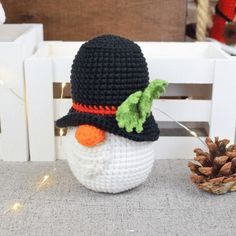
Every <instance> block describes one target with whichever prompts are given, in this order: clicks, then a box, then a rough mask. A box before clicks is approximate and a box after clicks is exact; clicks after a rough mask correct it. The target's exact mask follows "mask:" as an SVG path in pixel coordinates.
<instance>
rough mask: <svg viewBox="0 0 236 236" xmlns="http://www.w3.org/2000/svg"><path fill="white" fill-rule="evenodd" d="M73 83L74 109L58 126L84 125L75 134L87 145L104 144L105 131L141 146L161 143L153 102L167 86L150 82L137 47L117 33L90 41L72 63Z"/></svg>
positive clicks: (72, 108) (158, 82)
mask: <svg viewBox="0 0 236 236" xmlns="http://www.w3.org/2000/svg"><path fill="white" fill-rule="evenodd" d="M71 85H72V100H73V103H72V107H71V109H70V111H69V113H68V114H67V115H66V116H64V117H62V118H61V119H59V120H58V121H57V122H56V125H57V126H58V127H60V128H61V127H68V126H76V127H78V128H77V131H76V134H75V136H76V139H77V140H78V142H80V143H81V144H82V143H83V144H84V145H85V144H87V145H86V146H89V145H90V146H93V145H96V144H97V143H99V142H102V141H103V140H104V138H105V135H104V132H105V131H106V132H109V133H112V134H115V135H118V136H122V137H125V138H127V139H130V140H133V141H139V142H142V141H155V140H157V139H158V137H159V129H158V126H157V123H156V122H155V120H154V118H153V115H152V113H151V104H152V100H153V99H154V98H157V97H159V96H160V94H161V93H162V92H164V88H165V86H166V82H164V81H160V80H158V81H153V82H152V83H149V74H148V68H147V63H146V60H145V58H144V56H143V54H142V52H141V49H140V47H139V46H138V45H137V44H136V43H134V42H132V41H130V40H128V39H125V38H122V37H119V36H114V35H102V36H98V37H96V38H94V39H91V40H89V41H88V42H86V43H84V44H83V45H82V46H81V48H80V49H79V51H78V53H77V55H76V56H75V59H74V61H73V64H72V70H71ZM91 135H92V137H91ZM91 140H92V141H91Z"/></svg>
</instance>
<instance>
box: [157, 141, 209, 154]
mask: <svg viewBox="0 0 236 236" xmlns="http://www.w3.org/2000/svg"><path fill="white" fill-rule="evenodd" d="M201 139H202V140H204V139H205V138H204V137H201ZM154 145H155V159H192V158H193V157H194V156H195V155H194V152H193V150H194V149H195V148H196V147H199V148H202V149H203V150H207V149H206V147H205V146H204V145H203V144H202V143H201V142H200V141H199V140H198V139H196V138H194V137H173V136H172V137H160V138H159V139H158V140H157V141H156V142H155V143H154Z"/></svg>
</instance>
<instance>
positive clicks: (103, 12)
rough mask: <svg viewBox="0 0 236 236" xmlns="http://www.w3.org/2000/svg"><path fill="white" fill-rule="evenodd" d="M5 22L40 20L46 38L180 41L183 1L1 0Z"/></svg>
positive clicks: (182, 37) (181, 36)
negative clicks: (102, 36)
mask: <svg viewBox="0 0 236 236" xmlns="http://www.w3.org/2000/svg"><path fill="white" fill-rule="evenodd" d="M1 2H2V4H3V6H4V8H5V11H6V15H7V22H8V23H22V22H29V23H32V22H34V23H35V22H40V23H43V25H44V28H45V38H46V39H47V40H88V39H89V38H91V37H94V36H95V35H99V34H104V33H112V34H118V35H122V36H125V37H128V38H130V39H132V40H141V41H147V40H148V41H150V40H160V41H183V40H184V35H185V21H186V0H175V1H173V0H165V1H163V0H146V1H140V0H129V1H126V0H119V1H117V0H90V1H87V0H80V1H78V0H70V1H66V0H58V1H55V0H47V1H45V0H42V1H35V0H28V1H16V0H1Z"/></svg>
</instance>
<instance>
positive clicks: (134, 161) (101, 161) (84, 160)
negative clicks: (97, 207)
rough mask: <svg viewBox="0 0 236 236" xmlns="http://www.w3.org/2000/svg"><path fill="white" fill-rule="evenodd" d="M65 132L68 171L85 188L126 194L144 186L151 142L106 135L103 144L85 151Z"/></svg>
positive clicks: (151, 156) (72, 136)
mask: <svg viewBox="0 0 236 236" xmlns="http://www.w3.org/2000/svg"><path fill="white" fill-rule="evenodd" d="M75 131H76V129H75V128H70V129H69V130H68V133H67V136H66V139H67V154H68V156H67V160H68V163H69V166H70V168H71V171H72V172H73V174H74V176H75V177H76V178H77V179H78V180H79V182H80V183H81V184H82V185H84V186H85V187H87V188H89V189H91V190H94V191H97V192H107V193H118V192H122V191H126V190H129V189H131V188H134V187H136V186H138V185H139V184H141V183H143V182H144V181H145V180H146V178H147V177H148V175H149V173H150V172H151V169H152V166H153V160H154V158H153V153H154V151H153V144H152V142H135V141H131V140H129V139H126V138H123V137H120V136H116V135H113V134H110V133H107V132H106V138H105V141H103V142H102V143H100V144H98V145H96V146H95V147H85V146H82V145H81V144H79V143H78V142H77V140H76V139H75Z"/></svg>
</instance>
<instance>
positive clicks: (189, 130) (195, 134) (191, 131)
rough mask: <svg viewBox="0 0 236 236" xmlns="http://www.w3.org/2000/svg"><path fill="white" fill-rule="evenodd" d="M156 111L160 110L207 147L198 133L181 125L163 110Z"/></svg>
mask: <svg viewBox="0 0 236 236" xmlns="http://www.w3.org/2000/svg"><path fill="white" fill-rule="evenodd" d="M154 109H156V110H158V111H159V112H161V113H162V114H164V115H165V116H167V117H168V118H169V119H170V120H172V121H174V122H175V123H176V124H178V125H179V126H181V127H182V128H184V129H185V130H186V131H188V133H189V134H191V135H192V136H193V137H195V138H197V139H198V140H199V141H200V142H201V143H202V144H203V145H204V146H207V145H206V144H205V142H204V141H203V140H202V139H201V138H200V137H199V136H198V135H197V133H196V132H194V131H193V130H191V129H189V128H188V127H187V126H185V125H184V124H182V123H180V122H179V121H177V120H175V119H174V118H173V117H172V116H170V115H169V114H167V113H166V112H165V111H162V110H161V109H159V108H157V107H154Z"/></svg>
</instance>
